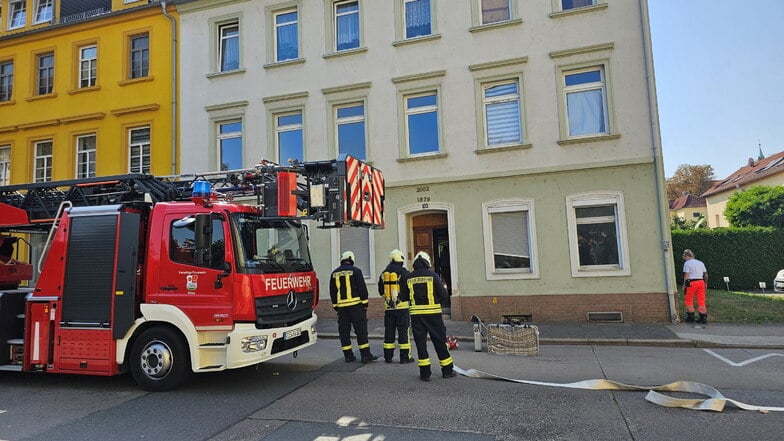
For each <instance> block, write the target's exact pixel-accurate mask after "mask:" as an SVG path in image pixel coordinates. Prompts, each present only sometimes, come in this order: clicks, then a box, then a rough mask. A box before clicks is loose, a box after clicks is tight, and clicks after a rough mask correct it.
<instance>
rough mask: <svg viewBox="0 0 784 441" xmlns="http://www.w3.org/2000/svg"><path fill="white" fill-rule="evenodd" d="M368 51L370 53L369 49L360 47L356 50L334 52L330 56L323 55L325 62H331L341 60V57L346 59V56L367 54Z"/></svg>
mask: <svg viewBox="0 0 784 441" xmlns="http://www.w3.org/2000/svg"><path fill="white" fill-rule="evenodd" d="M367 51H368V48H366V47H358V48H356V49H346V50H344V51H339V52H332V53H329V54H324V55H322V58H324V59H325V60H329V59H331V58H340V57H346V56H349V55H356V54H363V53H365V52H367Z"/></svg>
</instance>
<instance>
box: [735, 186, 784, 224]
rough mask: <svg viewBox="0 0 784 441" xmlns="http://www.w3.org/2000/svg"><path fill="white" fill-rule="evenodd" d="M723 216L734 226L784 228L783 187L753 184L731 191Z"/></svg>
mask: <svg viewBox="0 0 784 441" xmlns="http://www.w3.org/2000/svg"><path fill="white" fill-rule="evenodd" d="M724 217H726V218H727V220H728V221H729V222H730V225H732V226H734V227H750V226H760V227H776V228H784V187H782V186H767V185H755V186H753V187H750V188H748V189H746V190H744V191H740V192H736V193H733V194H732V196H730V198H729V200H728V201H727V208H726V209H725V210H724Z"/></svg>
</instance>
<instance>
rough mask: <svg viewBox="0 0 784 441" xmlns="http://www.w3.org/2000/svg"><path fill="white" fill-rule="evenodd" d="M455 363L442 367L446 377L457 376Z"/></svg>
mask: <svg viewBox="0 0 784 441" xmlns="http://www.w3.org/2000/svg"><path fill="white" fill-rule="evenodd" d="M453 367H454V365H452V364H450V365H449V366H444V367H442V368H441V376H442V377H444V378H453V377H457V372H455V370H454V368H453Z"/></svg>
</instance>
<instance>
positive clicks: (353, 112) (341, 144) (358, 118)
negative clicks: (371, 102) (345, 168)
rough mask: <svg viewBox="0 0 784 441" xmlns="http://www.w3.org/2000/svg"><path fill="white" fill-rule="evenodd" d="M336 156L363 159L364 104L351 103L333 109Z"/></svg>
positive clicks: (364, 144)
mask: <svg viewBox="0 0 784 441" xmlns="http://www.w3.org/2000/svg"><path fill="white" fill-rule="evenodd" d="M335 126H336V132H337V146H338V154H341V153H346V154H349V155H351V156H353V157H355V158H357V159H365V154H366V152H365V146H366V141H365V139H366V138H365V104H364V103H353V104H348V105H343V106H337V107H335Z"/></svg>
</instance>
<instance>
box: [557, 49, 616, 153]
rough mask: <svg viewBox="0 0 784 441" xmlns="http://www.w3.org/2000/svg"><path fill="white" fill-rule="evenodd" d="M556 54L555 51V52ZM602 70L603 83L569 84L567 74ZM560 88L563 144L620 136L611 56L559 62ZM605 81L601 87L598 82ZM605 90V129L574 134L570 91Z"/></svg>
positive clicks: (558, 88) (558, 91) (558, 77)
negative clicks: (570, 108) (570, 115)
mask: <svg viewBox="0 0 784 441" xmlns="http://www.w3.org/2000/svg"><path fill="white" fill-rule="evenodd" d="M551 56H552V54H551ZM594 70H599V71H600V73H601V76H602V81H601V83H590V84H581V85H577V86H569V87H567V86H566V76H567V75H572V74H579V73H585V72H590V71H594ZM556 78H557V82H556V89H557V93H558V100H557V102H558V117H559V120H560V124H559V130H560V136H561V139H560V140H559V141H558V142H559V144H564V143H565V144H570V143H580V142H590V141H594V140H603V139H609V138H616V137H620V134H618V132H617V129H616V127H617V126H616V122H615V110H614V107H615V106H614V103H613V88H612V73H611V69H610V60H609V59H608V58H604V59H599V60H591V61H586V62H582V63H574V64H564V65H558V66H556ZM597 84H601V87H599V88H597V87H596V86H595V85H597ZM588 90H601V92H602V106H603V109H602V111H603V112H604V114H603V116H604V124H605V127H604V131H603V132H596V133H586V134H580V135H571V133H570V128H569V106H568V102H567V94H568V93H574V92H578V91H588Z"/></svg>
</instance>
